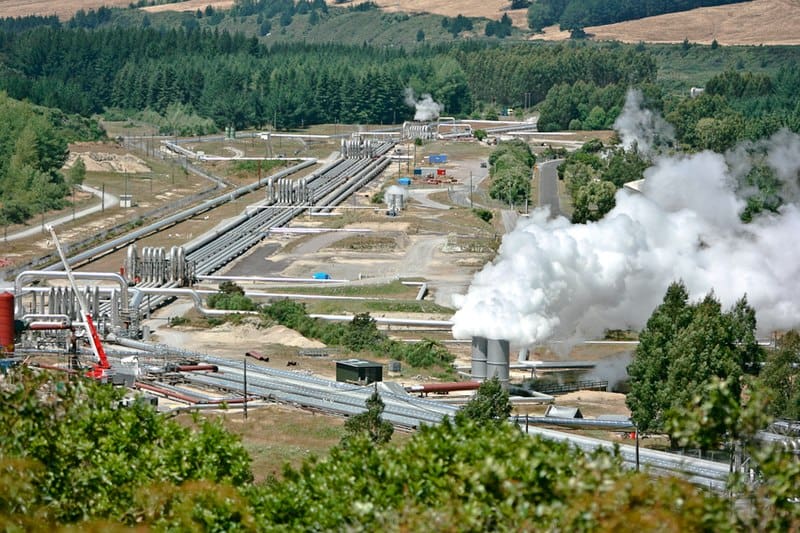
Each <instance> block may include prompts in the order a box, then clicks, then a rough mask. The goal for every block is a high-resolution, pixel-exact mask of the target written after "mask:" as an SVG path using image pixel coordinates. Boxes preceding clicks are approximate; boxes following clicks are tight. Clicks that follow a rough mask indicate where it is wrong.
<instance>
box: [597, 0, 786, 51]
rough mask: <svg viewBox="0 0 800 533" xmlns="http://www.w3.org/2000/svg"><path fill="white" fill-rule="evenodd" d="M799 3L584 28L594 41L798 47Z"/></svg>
mask: <svg viewBox="0 0 800 533" xmlns="http://www.w3.org/2000/svg"><path fill="white" fill-rule="evenodd" d="M798 20H800V0H753V1H752V2H743V3H740V4H729V5H726V6H716V7H705V8H701V9H694V10H692V11H685V12H683V13H670V14H667V15H659V16H657V17H650V18H647V19H642V20H633V21H630V22H620V23H618V24H609V25H606V26H596V27H591V28H586V32H587V33H589V34H591V35H593V36H594V38H595V39H600V40H617V41H624V42H634V43H635V42H639V41H645V42H650V43H679V42H683V40H684V39H688V40H689V41H690V42H693V43H704V44H710V43H711V41H713V40H714V39H716V40H717V42H718V43H719V44H724V45H736V44H741V45H758V44H764V45H779V44H782V45H796V44H800V23H798Z"/></svg>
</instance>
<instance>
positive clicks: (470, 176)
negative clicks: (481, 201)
mask: <svg viewBox="0 0 800 533" xmlns="http://www.w3.org/2000/svg"><path fill="white" fill-rule="evenodd" d="M469 207H470V208H472V171H471V170H470V171H469Z"/></svg>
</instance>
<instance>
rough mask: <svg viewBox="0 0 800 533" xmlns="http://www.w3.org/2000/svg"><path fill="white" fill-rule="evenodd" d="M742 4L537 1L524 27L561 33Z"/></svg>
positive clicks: (721, 0)
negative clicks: (554, 28)
mask: <svg viewBox="0 0 800 533" xmlns="http://www.w3.org/2000/svg"><path fill="white" fill-rule="evenodd" d="M741 1H742V0H641V1H635V0H633V1H632V0H537V1H536V2H534V3H533V4H531V6H530V7H529V8H528V27H529V28H530V29H532V30H534V31H541V30H542V28H544V27H545V26H551V25H553V24H559V26H560V27H561V29H562V30H577V29H581V28H585V27H587V26H602V25H603V24H613V23H614V22H622V21H625V20H635V19H641V18H645V17H652V16H655V15H662V14H664V13H675V12H678V11H688V10H690V9H695V8H698V7H707V6H718V5H724V4H735V3H739V2H741Z"/></svg>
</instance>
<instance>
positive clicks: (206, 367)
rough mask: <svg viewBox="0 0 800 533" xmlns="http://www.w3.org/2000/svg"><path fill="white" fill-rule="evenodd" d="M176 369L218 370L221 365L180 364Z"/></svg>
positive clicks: (191, 370)
mask: <svg viewBox="0 0 800 533" xmlns="http://www.w3.org/2000/svg"><path fill="white" fill-rule="evenodd" d="M175 370H177V371H178V372H203V371H208V372H217V371H218V370H219V367H217V365H178V366H176V367H175Z"/></svg>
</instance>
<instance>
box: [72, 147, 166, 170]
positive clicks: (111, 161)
mask: <svg viewBox="0 0 800 533" xmlns="http://www.w3.org/2000/svg"><path fill="white" fill-rule="evenodd" d="M78 158H80V159H81V160H83V164H84V166H85V167H86V171H87V172H118V173H125V174H144V173H147V172H152V169H151V168H150V167H148V166H147V163H145V162H144V161H143V160H141V159H139V158H138V157H136V156H135V155H133V154H122V155H120V154H110V153H107V152H82V153H81V152H70V154H69V156H68V158H67V161H66V162H65V163H64V167H63V168H65V169H69V168H72V166H73V165H74V164H75V162H76V161H77V160H78Z"/></svg>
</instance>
